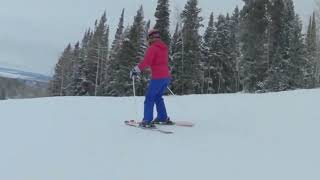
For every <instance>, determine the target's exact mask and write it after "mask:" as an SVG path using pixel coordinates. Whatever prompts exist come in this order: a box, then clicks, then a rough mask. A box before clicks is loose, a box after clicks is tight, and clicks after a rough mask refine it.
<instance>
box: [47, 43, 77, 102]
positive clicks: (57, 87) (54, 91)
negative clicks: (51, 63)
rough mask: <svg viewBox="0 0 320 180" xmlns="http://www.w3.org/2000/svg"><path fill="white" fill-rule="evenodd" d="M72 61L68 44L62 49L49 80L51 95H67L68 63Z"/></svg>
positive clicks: (69, 82) (69, 78)
mask: <svg viewBox="0 0 320 180" xmlns="http://www.w3.org/2000/svg"><path fill="white" fill-rule="evenodd" d="M71 61H72V47H71V44H69V45H68V46H67V47H66V48H65V50H64V51H63V53H62V55H61V57H60V58H59V60H58V63H57V65H56V67H55V73H54V76H53V78H52V80H51V81H50V85H49V92H50V94H51V95H52V96H65V95H67V87H68V86H70V85H71V76H70V72H71V71H70V64H71Z"/></svg>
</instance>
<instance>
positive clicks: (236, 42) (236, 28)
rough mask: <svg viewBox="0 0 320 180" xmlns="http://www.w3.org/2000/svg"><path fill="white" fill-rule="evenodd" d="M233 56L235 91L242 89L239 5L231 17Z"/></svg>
mask: <svg viewBox="0 0 320 180" xmlns="http://www.w3.org/2000/svg"><path fill="white" fill-rule="evenodd" d="M230 41H231V42H230V43H231V50H232V53H231V57H232V61H233V62H234V63H235V67H234V73H235V74H234V81H235V86H234V87H235V89H234V90H235V92H238V91H241V90H242V85H241V79H240V59H241V48H240V10H239V8H238V6H237V7H236V8H235V9H234V12H233V15H232V17H231V40H230Z"/></svg>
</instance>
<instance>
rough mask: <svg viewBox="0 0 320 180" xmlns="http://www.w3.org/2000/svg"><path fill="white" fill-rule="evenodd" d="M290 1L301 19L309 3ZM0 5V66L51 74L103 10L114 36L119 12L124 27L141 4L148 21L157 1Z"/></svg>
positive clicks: (213, 3) (234, 1) (226, 8)
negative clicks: (294, 4) (123, 10)
mask: <svg viewBox="0 0 320 180" xmlns="http://www.w3.org/2000/svg"><path fill="white" fill-rule="evenodd" d="M186 1H187V0H171V4H172V5H171V8H172V9H173V12H172V14H176V13H175V11H174V9H180V10H182V9H183V7H184V5H185V3H186ZM295 1H296V9H297V12H298V13H300V14H301V16H302V17H303V19H304V20H306V19H307V18H308V16H309V15H310V14H311V11H312V9H313V0H295ZM0 4H1V5H0V22H1V25H0V66H5V67H10V68H19V69H22V70H27V71H33V72H37V73H43V74H52V73H53V69H54V65H55V63H56V61H57V58H58V57H59V56H60V54H61V52H62V51H63V49H64V48H65V46H66V45H67V43H69V42H71V43H74V42H76V41H78V40H81V39H82V36H83V33H84V31H85V30H86V29H87V28H88V27H92V26H93V24H94V21H95V19H97V18H99V17H100V16H101V14H102V13H103V11H104V10H106V11H107V14H108V23H109V24H110V27H111V37H113V35H114V33H113V32H114V31H115V28H116V25H117V23H118V20H119V16H120V13H121V10H122V8H123V7H124V8H126V12H125V13H126V19H125V20H126V24H130V23H131V22H132V20H133V16H134V15H135V14H136V11H137V9H138V7H139V6H140V5H141V4H142V5H143V7H144V11H145V17H146V18H147V19H151V20H153V14H154V11H155V8H156V5H157V0H116V1H115V0H27V1H26V0H10V1H5V0H0ZM199 4H200V7H201V8H202V10H203V12H202V15H203V16H204V18H207V17H208V15H209V13H210V12H211V11H213V12H214V14H215V15H217V14H219V13H226V12H232V10H233V9H234V7H235V6H236V5H240V6H241V5H242V1H241V0H225V1H222V0H199ZM172 16H174V15H172ZM172 21H173V22H174V20H173V19H172ZM205 25H206V23H205Z"/></svg>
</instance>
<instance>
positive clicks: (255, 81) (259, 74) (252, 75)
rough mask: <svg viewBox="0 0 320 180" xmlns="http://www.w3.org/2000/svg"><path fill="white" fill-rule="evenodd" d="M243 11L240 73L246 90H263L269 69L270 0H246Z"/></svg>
mask: <svg viewBox="0 0 320 180" xmlns="http://www.w3.org/2000/svg"><path fill="white" fill-rule="evenodd" d="M244 2H245V5H244V7H243V10H242V12H241V19H242V20H241V21H242V23H241V29H242V30H241V41H242V48H241V50H242V58H241V62H240V74H241V77H242V78H241V79H242V84H243V89H244V91H246V92H255V91H259V90H263V89H264V87H263V81H264V80H265V77H266V74H267V70H268V58H267V57H266V53H265V44H266V39H267V38H266V30H267V27H268V18H267V8H266V7H267V6H268V4H269V1H268V0H255V1H251V0H244Z"/></svg>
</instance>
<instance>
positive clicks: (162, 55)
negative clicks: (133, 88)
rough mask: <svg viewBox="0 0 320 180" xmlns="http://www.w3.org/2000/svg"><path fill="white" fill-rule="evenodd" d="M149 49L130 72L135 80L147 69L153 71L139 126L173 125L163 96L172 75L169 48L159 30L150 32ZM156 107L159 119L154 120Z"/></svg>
mask: <svg viewBox="0 0 320 180" xmlns="http://www.w3.org/2000/svg"><path fill="white" fill-rule="evenodd" d="M148 43H149V47H148V49H147V50H146V53H145V56H144V59H143V60H142V61H141V62H140V63H139V64H138V65H137V66H135V67H134V68H133V69H132V70H131V72H130V78H135V77H136V76H138V75H139V74H140V73H141V71H143V70H144V69H146V68H150V69H151V80H150V82H149V86H148V89H147V92H146V95H145V101H144V117H143V120H142V122H141V123H140V124H139V126H141V127H144V128H153V127H155V125H154V124H165V125H173V124H174V123H173V122H172V121H171V120H170V118H169V117H168V115H167V111H166V107H165V103H164V100H163V97H162V96H163V94H164V92H165V90H166V89H167V87H168V85H169V83H170V79H171V75H170V72H169V66H168V57H169V54H168V47H167V45H166V44H165V43H164V42H163V41H162V40H161V38H160V32H159V31H158V30H155V29H154V30H150V31H149V32H148ZM154 105H156V109H157V117H156V118H155V119H154V120H153V108H154Z"/></svg>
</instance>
